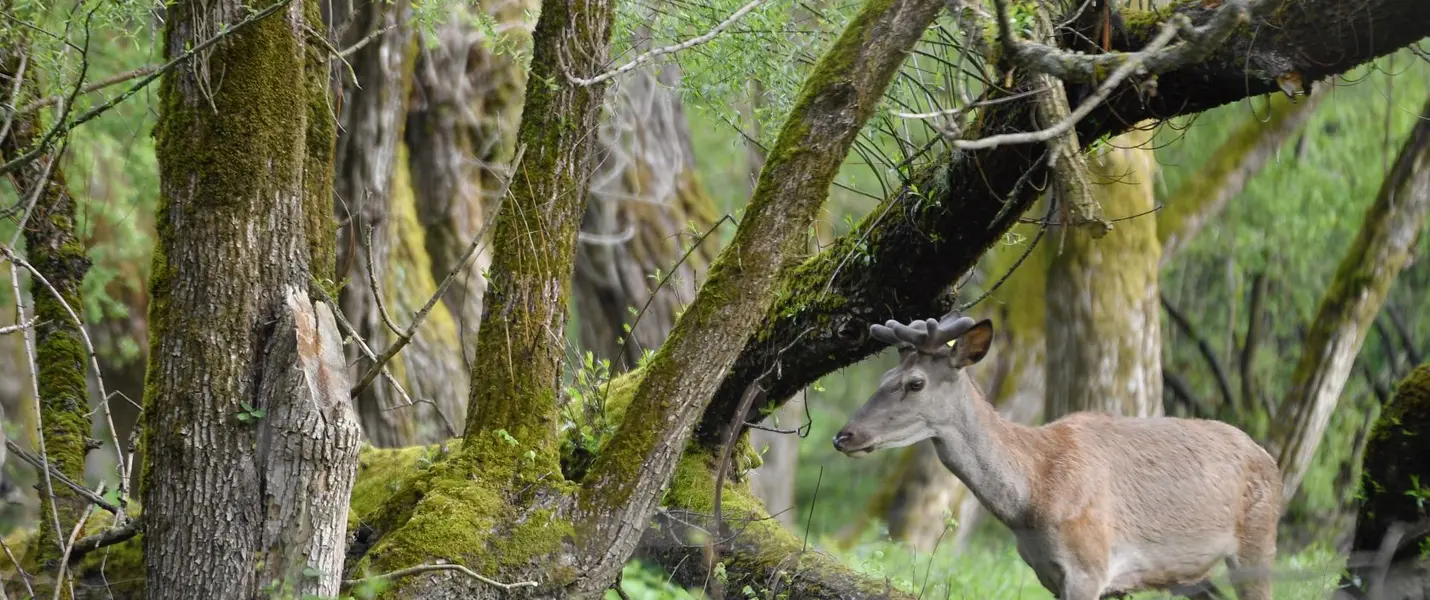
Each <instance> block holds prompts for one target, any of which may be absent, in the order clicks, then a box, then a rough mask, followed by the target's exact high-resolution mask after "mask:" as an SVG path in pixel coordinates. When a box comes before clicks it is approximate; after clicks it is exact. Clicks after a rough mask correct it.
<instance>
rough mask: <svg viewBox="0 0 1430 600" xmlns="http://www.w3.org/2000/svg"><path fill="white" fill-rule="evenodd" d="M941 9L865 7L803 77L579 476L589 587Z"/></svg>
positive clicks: (661, 478)
mask: <svg viewBox="0 0 1430 600" xmlns="http://www.w3.org/2000/svg"><path fill="white" fill-rule="evenodd" d="M942 8H943V2H941V1H939V0H893V1H871V2H868V3H867V4H866V5H865V6H864V8H863V9H862V10H861V11H860V13H859V14H858V15H857V16H856V17H855V18H854V20H853V22H851V23H850V25H849V26H848V27H847V28H846V29H845V30H844V32H843V33H842V34H841V35H840V37H839V39H838V40H837V41H835V43H834V45H833V46H832V47H831V48H830V49H829V50H828V51H827V52H826V53H825V54H824V56H823V57H822V58H821V59H820V61H819V63H818V64H816V66H815V68H814V70H813V71H812V72H811V74H810V75H809V77H808V78H807V79H806V81H805V84H804V88H803V90H802V91H801V92H800V96H799V99H798V100H797V101H796V103H795V106H794V108H793V110H792V112H791V113H790V115H789V117H788V120H787V121H786V122H785V125H784V127H783V129H782V130H781V132H780V135H779V138H778V140H777V141H776V143H775V146H774V148H773V150H772V151H771V153H770V154H769V156H768V157H767V159H766V162H765V165H764V168H763V169H762V171H761V172H760V178H759V182H758V183H757V185H756V189H755V193H754V197H753V198H752V199H751V201H750V204H749V206H748V208H747V209H746V213H745V218H744V220H743V221H742V222H741V224H740V227H739V229H738V230H737V231H736V233H735V237H734V239H733V240H732V241H731V242H730V244H729V246H727V247H726V249H725V250H724V251H723V252H721V254H720V256H719V258H718V259H717V260H716V262H715V264H714V265H713V266H712V267H711V269H710V273H709V276H708V279H707V280H706V282H705V284H704V285H703V286H702V287H701V289H700V291H699V293H698V294H697V296H696V299H695V301H694V303H693V304H692V305H691V306H690V307H689V308H688V309H687V310H686V312H685V313H684V315H683V316H682V318H681V319H680V320H679V322H678V323H677V324H676V326H675V329H674V330H673V331H672V332H671V334H670V337H669V339H668V340H666V342H665V343H664V344H663V345H662V346H661V348H660V350H659V351H658V352H657V353H656V355H655V358H654V359H652V360H651V362H650V363H649V365H648V366H647V368H646V369H645V370H644V371H645V372H644V377H642V379H641V382H640V384H639V388H638V390H637V391H636V394H635V397H634V399H633V400H632V402H631V407H630V409H629V410H630V413H629V414H639V415H642V418H641V419H628V420H624V421H623V422H622V423H621V425H620V428H619V429H618V430H617V431H616V433H615V435H614V436H613V437H612V438H611V441H610V442H609V443H608V444H607V447H606V449H605V450H604V451H603V452H602V453H601V454H600V456H598V457H597V459H596V463H595V464H594V465H593V466H592V467H591V471H590V472H589V473H588V474H587V476H586V479H585V482H584V485H583V489H582V490H581V499H580V503H579V505H580V508H579V512H580V513H582V514H584V515H589V516H588V517H587V518H586V519H585V520H584V522H583V523H581V524H579V525H578V526H577V527H578V530H581V531H582V532H583V535H582V538H583V539H582V543H583V545H584V552H585V554H586V560H587V561H588V563H589V564H591V565H593V566H592V567H591V571H592V577H591V578H590V580H591V581H609V580H611V579H612V578H613V577H614V573H615V572H616V571H619V570H620V568H621V566H622V565H623V564H624V563H625V560H626V557H627V556H629V554H630V551H631V549H632V548H633V546H634V545H635V544H636V542H637V541H638V537H639V531H640V530H641V529H643V528H644V527H645V520H646V516H647V515H649V514H651V511H652V510H654V508H655V504H656V502H658V501H659V496H660V491H661V490H662V489H663V488H664V487H665V485H666V483H667V482H668V481H669V478H670V476H671V474H672V473H673V471H674V469H675V466H676V461H677V460H678V459H679V458H680V456H681V454H682V452H683V451H684V449H685V445H686V444H685V442H686V440H687V439H688V438H689V437H690V433H691V426H692V425H693V424H694V423H695V421H696V419H698V418H699V417H700V414H701V411H703V409H704V407H705V405H706V404H707V403H708V402H709V399H710V397H711V393H712V392H714V391H715V390H716V389H717V388H718V387H719V385H720V383H721V381H722V380H723V379H725V376H726V374H727V373H728V370H729V367H730V365H731V363H733V362H734V361H735V359H736V358H737V356H738V355H739V352H740V348H741V347H742V346H743V345H744V343H745V341H746V340H748V339H749V338H750V336H751V334H753V333H754V332H755V331H756V330H757V329H758V328H759V326H760V325H761V323H762V322H763V318H764V315H765V313H766V311H767V310H769V308H770V305H771V304H772V303H773V300H774V294H775V292H776V286H777V285H780V284H781V282H782V281H783V280H784V278H783V277H782V275H783V274H784V272H785V266H786V265H788V264H789V263H790V262H791V261H792V260H793V259H795V258H797V256H798V253H799V252H800V251H802V250H803V249H804V247H805V244H806V238H805V236H806V234H807V231H808V229H809V226H810V225H811V224H812V223H813V222H814V218H815V216H816V214H817V212H818V210H819V207H820V206H821V205H822V204H823V202H824V199H825V197H826V196H827V195H828V188H829V186H830V184H831V183H832V182H833V180H834V176H835V174H836V173H837V172H838V170H839V167H840V165H841V163H843V161H844V158H845V156H846V155H847V154H848V151H849V148H850V146H851V145H852V144H853V142H854V139H855V136H856V135H857V134H858V133H859V130H860V129H861V128H862V127H863V126H864V124H865V122H866V121H868V119H869V118H870V116H872V114H873V112H874V108H875V107H876V106H877V105H878V104H879V102H880V101H881V100H882V98H883V94H884V90H885V88H886V87H887V86H888V84H889V81H890V80H891V79H892V78H893V76H894V73H895V72H896V70H897V69H898V67H899V66H900V65H901V64H902V63H903V61H904V57H905V54H906V53H907V52H908V50H909V49H911V48H912V47H913V46H914V44H915V43H916V42H917V41H918V40H919V38H920V37H921V36H922V35H923V33H924V31H925V30H926V29H927V28H928V26H929V24H930V23H932V22H933V20H934V17H935V16H936V15H937V14H938V12H939V11H940V10H941V9H942ZM796 339H797V336H796ZM734 412H735V411H726V412H725V417H726V423H728V422H729V417H730V416H731V415H733V414H734ZM633 532H634V533H635V534H636V535H631V534H632V533H633ZM606 572H610V573H611V577H605V576H603V574H604V573H606ZM592 591H594V590H592Z"/></svg>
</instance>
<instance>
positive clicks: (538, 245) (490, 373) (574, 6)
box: [465, 0, 614, 470]
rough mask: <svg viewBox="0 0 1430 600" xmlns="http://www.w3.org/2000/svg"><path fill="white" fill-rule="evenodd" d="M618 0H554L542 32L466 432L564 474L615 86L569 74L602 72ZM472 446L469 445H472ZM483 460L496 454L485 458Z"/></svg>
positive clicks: (499, 222) (499, 230) (498, 229)
mask: <svg viewBox="0 0 1430 600" xmlns="http://www.w3.org/2000/svg"><path fill="white" fill-rule="evenodd" d="M613 11H614V2H612V1H611V0H579V1H574V2H556V3H546V4H544V5H543V6H542V8H541V17H540V18H539V20H538V21H537V25H536V31H535V33H534V37H533V51H532V59H531V74H530V76H529V81H530V82H531V85H528V86H527V87H526V104H525V105H524V106H523V108H522V120H521V126H520V128H519V130H518V133H517V140H518V144H519V145H520V146H521V147H522V149H521V151H522V152H524V154H523V155H522V157H523V158H522V160H521V163H520V164H518V165H516V167H515V169H516V171H515V173H513V175H512V181H511V185H510V197H509V199H508V200H507V201H506V203H505V205H504V207H503V209H502V210H501V213H500V214H498V215H497V219H496V226H495V230H494V232H493V234H492V247H493V248H494V249H495V253H496V254H495V255H494V256H493V259H492V265H491V270H490V275H489V276H488V278H487V281H488V286H489V287H488V288H487V292H486V297H485V298H484V300H483V301H484V302H485V304H486V306H485V307H484V311H483V316H482V323H481V332H482V335H481V336H480V337H479V338H478V340H477V352H476V356H475V359H474V360H473V364H472V389H471V394H470V396H469V402H468V410H469V412H468V415H467V424H466V432H465V436H466V437H467V438H468V440H469V441H470V439H471V438H472V437H473V436H485V435H491V434H495V433H497V432H503V434H504V435H506V436H511V437H512V438H513V439H515V440H516V442H517V444H516V445H514V446H513V448H520V449H518V450H515V452H517V453H518V454H520V453H522V452H525V451H526V450H527V449H530V450H532V451H534V452H535V453H536V461H537V463H538V464H540V465H543V466H544V467H546V468H550V469H554V470H557V469H559V468H558V466H557V465H558V462H559V461H558V457H557V454H558V450H557V446H558V443H557V439H556V420H557V405H556V401H557V392H558V385H559V381H558V380H559V378H560V374H561V361H562V357H563V342H562V340H563V339H564V335H563V333H562V332H563V331H564V330H565V326H566V315H567V305H568V304H569V300H570V294H571V272H572V269H573V265H574V264H575V258H576V234H577V230H578V229H579V226H580V224H581V217H582V215H583V214H584V213H585V207H586V190H587V186H588V181H589V180H590V176H591V162H592V161H591V160H590V156H591V150H592V148H593V147H594V145H595V140H594V137H595V136H594V135H592V132H593V131H595V130H596V127H597V125H598V123H599V119H600V115H601V102H602V99H603V98H604V96H605V86H602V85H592V86H577V85H574V84H572V83H570V81H569V80H568V78H567V70H568V69H578V70H579V71H578V72H577V73H576V74H578V75H580V74H585V73H588V72H595V71H599V70H600V69H602V68H604V65H605V61H606V56H607V54H608V52H609V47H610V40H611V20H612V15H613V14H614V12H613ZM469 447H470V445H469ZM475 458H478V459H479V460H485V459H486V457H475Z"/></svg>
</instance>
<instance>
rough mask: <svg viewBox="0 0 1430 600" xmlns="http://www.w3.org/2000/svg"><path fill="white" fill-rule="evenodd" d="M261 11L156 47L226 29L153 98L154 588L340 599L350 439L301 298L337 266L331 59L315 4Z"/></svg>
mask: <svg viewBox="0 0 1430 600" xmlns="http://www.w3.org/2000/svg"><path fill="white" fill-rule="evenodd" d="M266 6H268V7H270V8H271V9H272V10H271V11H270V13H268V14H267V16H265V17H263V18H262V19H261V20H258V21H256V22H254V23H253V24H251V25H249V26H247V27H246V28H244V29H242V30H237V27H236V26H235V24H236V23H237V22H238V20H239V19H241V18H243V16H244V15H248V14H250V12H249V7H247V6H245V5H243V4H241V3H239V2H237V1H234V0H224V1H219V2H211V3H198V2H179V3H177V4H175V5H173V6H172V7H171V8H170V12H169V14H168V16H167V17H168V18H167V20H166V23H167V27H166V31H165V42H166V43H165V52H166V54H167V55H168V56H170V57H174V56H177V55H179V54H181V53H183V52H184V51H185V50H186V49H188V48H190V47H192V46H193V45H195V44H198V43H200V42H202V41H203V40H204V39H205V38H207V37H208V36H209V35H213V33H214V32H217V31H220V30H223V29H225V28H228V29H229V30H231V31H233V32H232V33H231V34H229V37H228V39H227V40H226V41H225V42H223V43H221V44H219V45H218V46H216V47H214V48H213V49H212V51H211V52H210V53H209V54H208V55H207V57H206V58H205V60H203V61H196V62H192V63H181V64H180V65H179V66H177V67H176V68H175V69H174V71H172V72H170V73H169V74H168V75H166V76H165V77H164V82H163V86H162V87H161V89H160V92H159V95H160V98H161V101H162V109H161V113H160V120H159V122H158V124H157V125H156V127H155V130H156V137H157V157H158V162H159V170H160V199H159V218H158V224H159V225H158V251H157V252H156V253H155V261H154V269H153V280H152V286H153V290H152V294H151V297H152V299H153V303H152V305H151V307H150V323H151V326H152V329H151V337H150V340H151V348H150V352H149V356H150V357H151V360H150V363H149V375H148V393H147V394H146V397H145V405H146V408H145V412H144V417H143V419H144V423H143V425H144V439H143V443H144V447H145V450H146V455H145V464H144V482H143V506H144V518H145V521H146V528H145V535H144V557H145V566H146V571H147V582H148V587H147V594H148V597H149V598H154V599H156V600H157V599H160V598H251V597H255V596H257V595H258V594H259V593H260V590H261V589H276V590H279V591H288V592H291V593H293V594H294V595H303V594H318V595H326V596H332V595H335V594H336V593H337V591H338V573H339V572H340V571H341V569H342V561H343V547H344V541H343V539H344V529H345V525H346V521H347V512H348V504H347V496H348V491H349V488H350V487H351V483H352V477H353V473H354V469H355V466H356V465H355V462H356V458H357V451H358V446H359V444H360V443H361V435H360V432H359V427H358V425H357V422H356V417H355V416H354V415H352V414H351V409H350V408H349V404H348V399H347V395H348V391H347V390H348V384H347V381H346V379H347V378H346V376H345V374H344V365H343V364H342V355H341V352H342V350H341V339H342V338H341V337H340V336H339V335H338V334H337V332H336V329H335V325H334V323H333V319H332V316H331V313H330V309H329V307H328V306H327V305H324V304H317V305H314V304H312V303H310V302H309V300H308V299H307V294H306V293H305V290H307V289H308V284H309V277H310V273H312V274H313V276H316V277H318V278H320V279H321V278H330V277H331V269H332V263H331V262H330V261H331V260H332V259H331V256H332V254H331V250H332V242H331V240H332V236H333V222H332V189H331V188H330V187H328V186H329V185H330V184H329V183H328V182H330V181H331V179H330V171H331V168H332V162H331V161H332V157H331V153H332V147H333V140H334V137H333V135H334V134H333V132H334V128H333V123H332V121H331V117H330V116H329V114H330V113H329V112H328V104H329V103H328V95H327V83H328V68H327V65H328V59H329V57H328V54H327V52H326V50H325V49H324V46H323V45H321V44H311V45H310V44H309V43H308V42H307V39H308V35H307V34H306V33H304V32H305V30H306V29H308V28H310V27H311V28H314V29H321V27H315V25H319V24H320V18H319V17H318V15H319V11H318V3H317V2H315V1H311V0H310V1H308V2H306V3H304V4H291V5H290V4H280V5H266ZM260 7H262V6H260ZM201 66H206V67H207V68H206V69H201V68H200V67H201ZM220 74H221V75H220ZM219 77H222V82H223V84H222V85H217V83H218V81H217V79H218V78H219ZM315 573H316V574H315ZM269 586H272V587H271V588H269Z"/></svg>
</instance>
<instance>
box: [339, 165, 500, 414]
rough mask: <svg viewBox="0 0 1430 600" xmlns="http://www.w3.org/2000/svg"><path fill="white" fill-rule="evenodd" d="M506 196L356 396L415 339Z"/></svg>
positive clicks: (356, 388)
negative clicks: (420, 326) (423, 322)
mask: <svg viewBox="0 0 1430 600" xmlns="http://www.w3.org/2000/svg"><path fill="white" fill-rule="evenodd" d="M525 152H526V147H525V146H522V147H520V148H517V150H516V157H515V158H513V159H512V165H513V167H515V165H517V164H518V163H519V162H520V161H521V157H522V155H523V154H524V153H525ZM513 170H514V169H513ZM505 199H506V194H502V195H501V196H498V197H497V201H496V205H495V206H494V207H493V208H492V213H491V217H490V218H488V219H487V222H486V223H483V224H482V229H481V231H478V232H477V235H476V236H475V237H473V238H472V243H471V244H469V245H468V246H467V251H466V252H464V253H462V256H461V258H458V259H457V262H456V263H455V264H453V265H452V270H450V271H448V272H447V276H446V277H444V278H442V283H441V284H438V286H437V291H436V293H434V294H432V297H431V298H428V299H427V304H426V305H424V306H423V307H422V310H420V311H417V314H416V315H415V316H413V317H412V324H411V325H408V326H407V330H406V331H404V332H402V335H399V336H397V339H396V340H394V341H393V342H392V345H391V346H388V348H387V350H385V351H383V353H382V356H379V357H377V358H376V359H373V363H372V366H371V367H369V368H368V370H367V372H366V373H364V374H363V376H362V378H361V379H359V380H358V382H357V385H354V386H353V389H352V397H354V398H356V397H357V396H358V394H361V393H362V391H363V390H365V389H367V386H369V385H372V380H373V379H376V378H377V374H378V372H380V371H381V370H382V367H383V365H386V364H387V362H388V361H390V360H392V358H393V357H394V356H397V353H398V352H401V351H402V348H403V347H405V346H407V343H408V342H411V341H412V338H413V336H415V335H417V327H418V326H419V325H421V324H422V321H423V320H424V319H426V318H427V313H430V312H432V307H433V306H436V304H437V301H438V300H440V299H441V298H442V296H443V295H444V294H446V293H447V288H449V287H451V286H452V282H453V281H456V279H457V273H460V272H461V271H462V269H464V268H466V266H467V261H469V260H471V259H472V255H473V254H476V252H477V248H479V247H481V245H482V241H483V240H485V239H486V237H487V230H488V229H490V228H491V226H492V224H494V223H496V221H497V215H498V214H500V212H501V205H502V202H503V201H504V200H505Z"/></svg>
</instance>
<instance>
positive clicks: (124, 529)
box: [70, 515, 144, 561]
mask: <svg viewBox="0 0 1430 600" xmlns="http://www.w3.org/2000/svg"><path fill="white" fill-rule="evenodd" d="M143 532H144V515H139V516H137V517H135V518H133V519H130V520H129V522H127V523H125V524H123V525H120V526H118V527H110V528H108V529H105V530H104V531H101V532H99V533H96V534H94V535H90V536H85V537H83V538H80V539H79V541H77V542H75V543H74V547H73V549H72V550H71V551H70V560H72V561H73V560H79V559H80V557H83V556H84V555H86V554H89V553H90V552H94V551H95V550H98V549H100V548H105V547H108V546H113V545H115V544H121V543H124V542H127V541H129V540H130V539H133V538H134V536H136V535H139V534H140V533H143Z"/></svg>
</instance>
